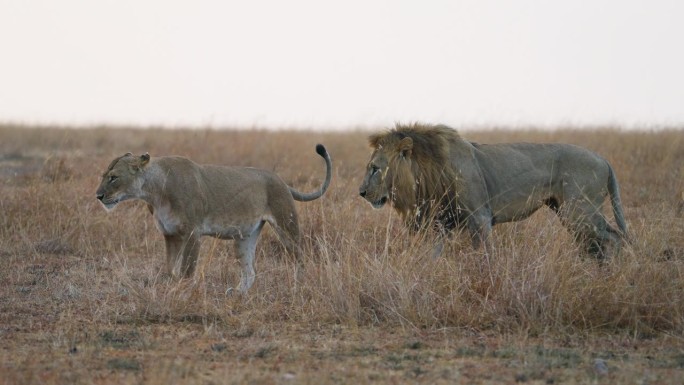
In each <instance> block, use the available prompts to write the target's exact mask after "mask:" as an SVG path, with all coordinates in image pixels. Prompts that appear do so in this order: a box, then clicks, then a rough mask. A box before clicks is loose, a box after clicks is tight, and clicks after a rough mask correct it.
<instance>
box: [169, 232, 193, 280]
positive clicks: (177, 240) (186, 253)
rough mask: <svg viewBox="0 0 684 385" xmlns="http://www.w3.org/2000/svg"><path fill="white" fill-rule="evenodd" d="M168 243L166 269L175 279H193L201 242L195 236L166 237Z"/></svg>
mask: <svg viewBox="0 0 684 385" xmlns="http://www.w3.org/2000/svg"><path fill="white" fill-rule="evenodd" d="M164 240H165V241H166V269H167V272H168V274H169V275H170V276H172V277H175V278H181V277H185V278H187V277H191V276H192V274H193V273H194V272H195V267H196V265H197V256H198V255H199V248H200V240H199V236H196V235H194V234H190V235H184V234H174V235H164Z"/></svg>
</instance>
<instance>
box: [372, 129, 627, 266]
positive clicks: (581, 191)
mask: <svg viewBox="0 0 684 385" xmlns="http://www.w3.org/2000/svg"><path fill="white" fill-rule="evenodd" d="M369 142H370V145H371V147H372V149H373V152H372V155H371V159H370V162H368V165H367V168H366V175H365V176H364V178H363V182H362V183H361V186H360V188H359V193H360V195H361V196H362V197H363V198H365V199H366V200H367V201H368V202H369V203H370V204H371V205H372V206H373V207H374V208H380V207H382V206H384V205H385V204H386V203H388V202H390V203H391V204H392V206H393V207H394V208H395V209H396V211H397V212H399V214H400V215H401V217H402V218H403V219H404V221H405V222H406V224H407V225H409V226H410V228H412V229H414V230H424V229H426V228H428V227H433V228H437V229H438V230H439V232H440V233H441V234H447V233H448V232H450V231H451V230H453V229H454V228H457V227H458V228H460V227H467V228H468V230H469V231H470V234H471V238H472V244H473V247H474V248H476V249H477V248H479V247H480V245H481V244H482V243H484V244H485V250H486V251H490V249H491V246H490V242H489V235H490V233H491V228H492V226H493V225H495V224H497V223H503V222H510V221H518V220H521V219H524V218H527V217H528V216H530V215H531V214H532V213H533V212H535V211H536V210H537V209H539V208H540V207H542V206H548V207H550V208H551V209H552V210H553V211H555V212H556V214H558V216H559V217H560V219H561V221H562V223H563V224H564V225H565V226H566V227H567V228H569V229H570V230H571V231H572V232H573V233H574V235H575V238H576V239H577V240H579V241H581V242H583V243H584V245H585V246H586V249H587V251H589V252H591V253H592V254H594V255H595V256H597V257H598V258H599V259H603V258H605V257H606V256H607V246H608V245H609V244H614V245H615V247H619V245H620V244H621V241H622V239H623V238H624V237H626V235H627V225H626V224H625V219H624V215H623V212H622V205H621V203H620V193H619V188H618V183H617V180H616V179H615V174H614V172H613V169H612V168H611V166H610V164H608V162H607V161H606V160H605V159H603V158H601V157H600V156H598V155H596V154H594V153H593V152H591V151H589V150H587V149H584V148H581V147H578V146H574V145H570V144H532V143H511V144H478V143H473V142H468V141H465V140H463V139H461V137H460V136H459V135H458V133H457V132H456V131H455V130H453V129H451V128H449V127H447V126H443V125H436V126H433V125H420V124H414V125H409V126H405V125H397V126H396V127H395V128H394V129H392V130H390V131H387V132H383V133H378V134H374V135H371V136H370V138H369ZM607 194H610V198H611V203H612V206H613V214H614V215H615V221H616V222H617V226H618V228H619V231H617V230H615V229H614V228H613V227H611V226H610V225H609V224H608V223H607V221H606V218H605V217H604V216H603V214H602V213H601V206H602V205H603V201H604V199H605V197H606V195H607ZM441 245H442V243H441V242H440V243H439V245H438V247H437V249H436V250H435V253H436V254H439V253H440V252H441V247H442V246H441Z"/></svg>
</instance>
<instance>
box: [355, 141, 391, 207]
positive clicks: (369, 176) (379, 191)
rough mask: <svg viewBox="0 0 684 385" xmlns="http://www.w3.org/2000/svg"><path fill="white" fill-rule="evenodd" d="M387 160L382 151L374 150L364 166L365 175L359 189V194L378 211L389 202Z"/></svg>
mask: <svg viewBox="0 0 684 385" xmlns="http://www.w3.org/2000/svg"><path fill="white" fill-rule="evenodd" d="M388 170H389V159H388V158H387V155H386V154H385V152H384V151H381V150H375V151H373V155H371V160H370V162H368V165H367V166H366V175H365V176H364V177H363V182H362V183H361V186H360V187H359V194H360V195H361V197H363V198H364V199H365V200H367V201H368V202H369V203H370V204H371V206H373V208H376V209H379V208H381V207H382V206H384V205H385V203H387V201H388V200H389V191H390V187H391V186H388V184H389V183H388V180H387V171H388Z"/></svg>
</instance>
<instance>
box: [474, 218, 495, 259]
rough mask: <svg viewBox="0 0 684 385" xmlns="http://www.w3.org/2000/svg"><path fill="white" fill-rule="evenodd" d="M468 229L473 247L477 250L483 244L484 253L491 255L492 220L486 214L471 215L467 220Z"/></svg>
mask: <svg viewBox="0 0 684 385" xmlns="http://www.w3.org/2000/svg"><path fill="white" fill-rule="evenodd" d="M468 230H470V239H471V241H472V244H473V249H475V250H479V249H480V248H481V247H482V246H483V245H484V249H485V253H487V255H491V254H492V251H493V247H492V241H491V236H490V235H491V233H492V221H491V218H489V217H487V216H479V217H477V216H475V215H472V216H471V217H470V220H469V221H468Z"/></svg>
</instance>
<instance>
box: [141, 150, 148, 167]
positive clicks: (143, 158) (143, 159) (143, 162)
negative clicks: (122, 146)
mask: <svg viewBox="0 0 684 385" xmlns="http://www.w3.org/2000/svg"><path fill="white" fill-rule="evenodd" d="M149 161H150V154H148V153H144V154H142V155H140V167H145V165H146V164H147V163H148V162H149Z"/></svg>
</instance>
